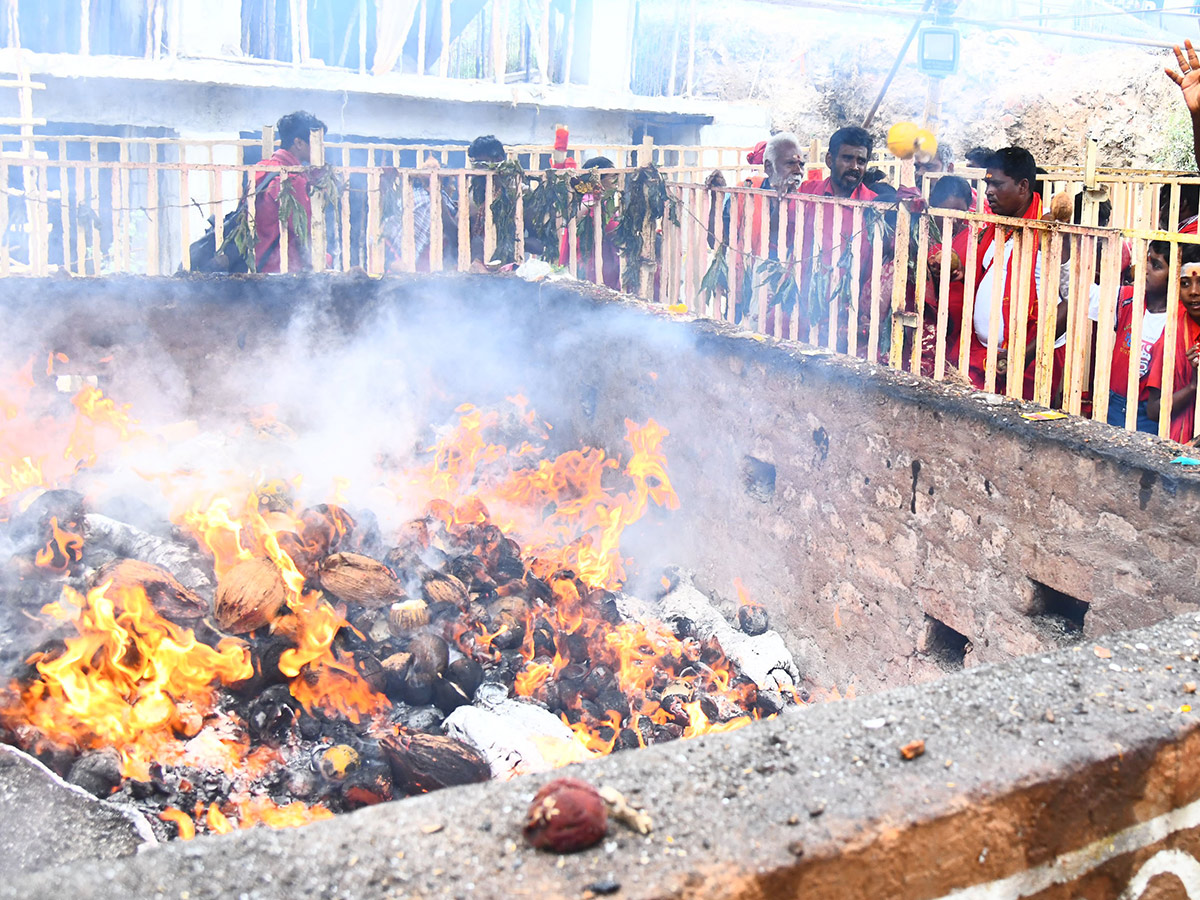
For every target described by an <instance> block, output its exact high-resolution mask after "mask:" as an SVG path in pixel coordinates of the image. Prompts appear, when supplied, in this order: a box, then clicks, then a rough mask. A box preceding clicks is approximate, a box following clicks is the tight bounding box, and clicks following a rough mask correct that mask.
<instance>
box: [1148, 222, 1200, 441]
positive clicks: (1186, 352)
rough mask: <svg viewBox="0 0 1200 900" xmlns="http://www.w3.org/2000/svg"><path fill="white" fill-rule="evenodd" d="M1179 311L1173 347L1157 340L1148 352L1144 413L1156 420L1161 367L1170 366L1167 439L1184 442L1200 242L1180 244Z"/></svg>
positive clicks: (1192, 428) (1192, 379) (1198, 338)
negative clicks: (1172, 372)
mask: <svg viewBox="0 0 1200 900" xmlns="http://www.w3.org/2000/svg"><path fill="white" fill-rule="evenodd" d="M1180 254H1181V256H1180V266H1179V311H1178V313H1177V315H1178V319H1176V323H1175V348H1174V350H1173V351H1169V350H1168V349H1167V347H1166V340H1165V337H1164V340H1160V341H1159V342H1158V343H1157V344H1156V345H1155V346H1154V349H1153V351H1152V352H1151V354H1150V368H1149V373H1148V374H1147V376H1146V388H1147V390H1146V394H1147V396H1146V414H1147V415H1148V416H1149V417H1150V419H1151V420H1153V421H1155V422H1157V421H1158V418H1159V415H1160V413H1161V412H1162V386H1163V368H1164V366H1167V365H1170V366H1172V367H1173V370H1174V379H1173V381H1172V387H1171V390H1172V394H1171V427H1170V429H1169V431H1168V435H1169V436H1170V438H1171V440H1173V441H1178V442H1179V443H1181V444H1185V443H1187V442H1188V441H1190V440H1191V439H1192V438H1193V437H1195V434H1196V370H1197V368H1198V367H1200V246H1197V245H1196V244H1184V245H1182V246H1181V247H1180Z"/></svg>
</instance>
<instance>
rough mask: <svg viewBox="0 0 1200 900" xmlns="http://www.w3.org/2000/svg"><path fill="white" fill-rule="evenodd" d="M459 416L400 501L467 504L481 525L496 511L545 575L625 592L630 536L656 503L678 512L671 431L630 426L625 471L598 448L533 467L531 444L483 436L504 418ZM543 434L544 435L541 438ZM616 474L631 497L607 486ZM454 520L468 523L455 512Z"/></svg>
mask: <svg viewBox="0 0 1200 900" xmlns="http://www.w3.org/2000/svg"><path fill="white" fill-rule="evenodd" d="M510 399H512V398H510ZM518 399H519V398H518ZM458 412H459V421H458V425H457V427H456V428H455V429H454V430H453V432H451V433H450V434H449V435H448V436H447V437H445V438H444V439H443V440H442V441H440V442H439V443H438V444H437V445H435V446H434V447H432V448H430V450H431V452H432V453H433V461H432V462H431V464H430V465H429V466H427V467H426V468H424V469H421V470H418V471H417V472H415V473H414V474H413V475H412V476H411V477H410V478H409V479H408V483H407V484H406V485H404V489H403V491H402V494H403V495H404V496H405V498H406V499H407V498H408V497H411V496H412V494H413V493H415V494H416V495H417V496H418V497H425V498H429V499H439V498H440V499H446V500H450V501H452V502H453V503H455V504H460V503H462V502H463V501H464V500H466V501H468V502H469V503H470V504H471V505H470V507H469V509H470V511H471V513H472V514H473V515H474V516H475V520H476V521H478V515H479V511H480V510H481V509H484V510H489V511H491V514H492V520H493V521H495V522H496V523H497V524H498V525H499V526H500V528H501V530H502V531H503V532H505V533H506V534H512V535H513V536H515V537H517V538H518V540H519V542H520V543H522V545H523V547H524V551H525V555H526V558H527V559H528V560H529V561H530V564H531V565H532V566H533V568H534V571H535V573H536V574H537V575H538V576H539V577H543V578H549V577H550V575H552V574H553V572H555V571H557V570H560V569H569V570H571V571H572V572H574V573H575V574H577V575H578V576H579V577H580V579H581V580H582V581H583V582H584V583H585V584H587V585H589V586H591V587H606V588H616V587H619V586H620V585H622V584H623V583H624V581H625V577H626V573H625V562H626V560H624V559H623V558H622V557H621V553H620V541H621V535H622V533H623V532H624V530H625V529H626V528H628V527H629V526H630V525H632V524H634V523H635V522H637V521H639V520H640V519H641V518H642V517H643V516H644V515H645V514H646V511H647V509H648V507H649V506H650V504H651V503H653V504H655V505H656V506H659V507H662V508H664V509H668V510H671V509H677V508H678V507H679V498H678V496H677V495H676V493H675V490H674V488H673V487H672V485H671V480H670V478H669V477H668V475H667V471H666V457H665V456H664V454H663V453H662V449H661V445H662V441H663V440H664V439H665V438H666V437H667V436H668V435H669V432H668V431H667V429H665V428H663V427H662V426H661V425H659V424H658V423H657V422H655V421H654V420H653V419H651V420H649V421H648V422H647V423H646V424H645V425H641V426H639V425H638V424H637V423H635V422H633V421H630V420H628V419H627V420H626V421H625V428H626V436H625V440H626V442H627V443H628V444H629V445H630V447H631V448H632V450H633V453H632V455H631V456H630V459H629V462H628V463H626V464H625V466H624V467H623V468H622V466H621V464H620V461H619V460H618V459H613V458H611V457H609V456H608V455H607V454H606V453H605V452H604V451H603V450H600V449H596V448H588V449H585V450H572V451H568V452H566V453H563V454H561V455H559V456H558V457H557V458H555V459H554V460H541V461H540V462H539V463H538V465H537V466H529V465H527V464H526V463H524V462H523V461H522V459H521V457H523V456H525V455H526V454H527V453H528V452H529V450H528V448H530V447H532V446H534V445H532V444H530V443H529V442H528V441H527V440H526V441H523V442H522V443H521V444H520V446H519V447H518V449H517V450H516V451H515V452H510V451H509V449H508V447H506V446H505V445H503V444H493V443H490V442H489V441H488V439H487V438H486V437H485V433H486V432H487V431H488V430H489V429H494V428H496V427H497V426H499V425H501V424H503V423H502V422H501V416H500V414H499V413H498V412H495V411H488V412H484V411H482V410H479V409H477V408H475V407H473V406H469V405H468V406H463V407H459V409H458ZM518 418H519V421H520V422H522V423H524V424H525V425H527V426H529V427H535V423H536V422H537V420H536V418H535V417H533V416H532V415H531V414H528V413H526V414H522V415H521V416H520V417H518ZM546 436H547V434H546V432H545V431H540V432H538V433H537V434H536V435H535V437H538V438H541V439H544V438H545V437H546ZM614 475H624V476H625V477H626V478H627V479H628V481H629V483H630V488H629V490H627V491H625V492H622V493H614V492H613V491H611V490H610V489H609V488H608V487H607V486H606V484H605V479H606V478H607V479H609V480H611V479H612V477H613V476H614ZM453 522H454V524H468V522H469V520H468V519H465V518H463V517H462V516H460V515H457V514H456V515H455V516H454V518H453Z"/></svg>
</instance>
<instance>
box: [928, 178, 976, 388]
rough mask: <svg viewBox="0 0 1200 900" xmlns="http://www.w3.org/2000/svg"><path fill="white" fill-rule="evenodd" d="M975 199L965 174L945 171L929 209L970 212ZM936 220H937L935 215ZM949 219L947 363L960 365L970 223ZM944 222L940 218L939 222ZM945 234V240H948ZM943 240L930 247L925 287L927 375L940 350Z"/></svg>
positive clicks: (934, 189)
mask: <svg viewBox="0 0 1200 900" xmlns="http://www.w3.org/2000/svg"><path fill="white" fill-rule="evenodd" d="M973 201H974V192H973V191H972V190H971V185H970V183H969V182H968V181H967V180H966V179H965V178H959V177H958V176H957V175H943V176H942V177H941V178H939V179H938V180H937V181H936V182H934V185H933V187H932V188H931V189H930V191H929V208H930V212H931V213H933V214H934V216H936V215H937V211H938V210H939V209H946V210H954V211H956V212H969V211H970V210H971V205H972V203H973ZM935 221H937V220H936V219H935ZM947 221H949V222H950V227H951V235H950V250H951V253H952V254H953V255H952V256H951V260H950V265H951V269H950V288H949V291H948V292H947V294H946V297H945V303H946V363H947V364H948V365H951V366H957V365H958V352H959V346H960V344H959V337H960V335H961V334H962V324H963V323H962V317H963V287H964V285H963V268H962V267H963V260H965V259H966V258H967V243H968V240H969V238H970V226H969V225H968V223H967V222H965V221H961V220H958V221H956V220H947ZM938 224H939V225H941V222H940V221H939V222H938ZM944 239H945V235H943V242H942V243H943V244H944V243H945V240H944ZM941 276H942V244H935V245H934V246H932V247H930V249H929V284H928V286H927V287H926V288H925V310H924V316H923V322H922V326H921V374H922V375H924V376H926V377H927V378H932V377H933V375H934V364H935V362H936V358H937V357H936V354H937V320H938V292H939V291H940V290H941V280H942V279H941Z"/></svg>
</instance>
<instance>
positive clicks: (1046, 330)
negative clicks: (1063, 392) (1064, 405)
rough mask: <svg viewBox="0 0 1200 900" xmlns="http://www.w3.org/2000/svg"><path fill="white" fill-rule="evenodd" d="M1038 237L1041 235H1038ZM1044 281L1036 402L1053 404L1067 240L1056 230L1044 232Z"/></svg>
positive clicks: (1039, 310)
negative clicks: (1060, 302) (1059, 307)
mask: <svg viewBox="0 0 1200 900" xmlns="http://www.w3.org/2000/svg"><path fill="white" fill-rule="evenodd" d="M1034 240H1037V237H1036V236H1035V237H1034ZM1040 243H1041V258H1042V260H1043V261H1044V262H1045V265H1044V266H1043V267H1042V280H1041V282H1040V283H1039V284H1038V298H1037V326H1036V327H1037V331H1036V335H1037V349H1036V356H1035V357H1034V359H1035V363H1034V376H1033V402H1034V403H1036V404H1038V405H1039V406H1046V407H1049V406H1051V405H1052V403H1053V400H1054V397H1053V391H1054V345H1055V342H1056V341H1057V337H1058V336H1057V334H1056V325H1057V320H1058V304H1059V282H1060V272H1061V269H1062V248H1063V239H1062V238H1061V237H1060V236H1059V235H1058V234H1057V233H1055V232H1053V231H1050V232H1042V233H1041V242H1040Z"/></svg>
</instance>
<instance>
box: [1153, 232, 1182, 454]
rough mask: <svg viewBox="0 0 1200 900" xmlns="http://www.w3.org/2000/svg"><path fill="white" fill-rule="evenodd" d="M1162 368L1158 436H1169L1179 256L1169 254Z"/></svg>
mask: <svg viewBox="0 0 1200 900" xmlns="http://www.w3.org/2000/svg"><path fill="white" fill-rule="evenodd" d="M1162 340H1163V349H1164V351H1165V352H1164V354H1163V357H1164V358H1163V367H1162V387H1161V397H1162V400H1161V403H1160V404H1159V410H1158V436H1159V437H1160V438H1169V437H1170V436H1171V415H1172V412H1173V407H1174V400H1175V397H1174V392H1175V366H1174V365H1169V364H1168V362H1167V361H1168V360H1174V359H1175V353H1176V352H1177V351H1176V348H1177V346H1178V344H1179V254H1178V253H1172V254H1171V264H1170V266H1169V268H1168V269H1167V324H1166V327H1165V328H1164V329H1163V337H1162Z"/></svg>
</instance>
